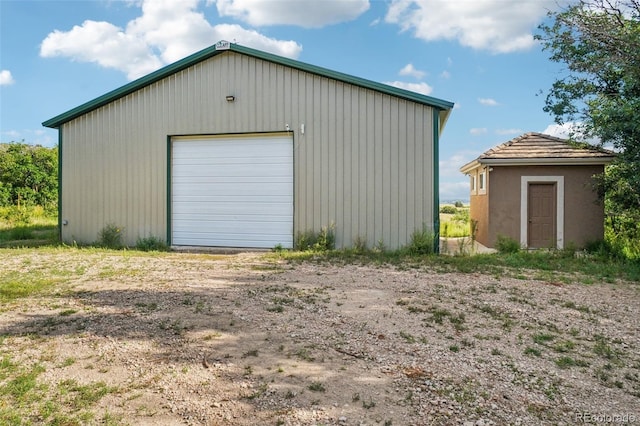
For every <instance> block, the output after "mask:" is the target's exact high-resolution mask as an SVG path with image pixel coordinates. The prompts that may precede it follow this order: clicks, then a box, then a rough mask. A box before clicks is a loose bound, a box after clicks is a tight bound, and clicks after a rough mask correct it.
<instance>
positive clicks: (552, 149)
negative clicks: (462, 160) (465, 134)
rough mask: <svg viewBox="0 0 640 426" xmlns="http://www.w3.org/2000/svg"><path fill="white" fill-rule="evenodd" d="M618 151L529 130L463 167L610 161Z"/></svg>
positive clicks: (601, 162)
mask: <svg viewBox="0 0 640 426" xmlns="http://www.w3.org/2000/svg"><path fill="white" fill-rule="evenodd" d="M614 158H615V153H613V152H611V151H607V150H605V149H599V148H596V147H593V146H590V145H586V144H576V143H571V142H570V141H569V140H567V139H561V138H557V137H555V136H550V135H545V134H543V133H537V132H529V133H525V134H524V135H521V136H518V137H517V138H514V139H511V140H510V141H508V142H505V143H503V144H500V145H498V146H496V147H493V148H491V149H489V150H487V151H485V152H483V153H482V154H481V155H480V156H479V157H478V158H476V159H475V160H473V161H471V162H469V163H467V164H465V165H464V166H462V167H461V168H460V171H461V172H462V173H468V172H470V171H471V170H473V169H475V168H477V167H480V166H481V165H501V166H517V165H585V164H606V163H609V162H611V161H612V160H613V159H614Z"/></svg>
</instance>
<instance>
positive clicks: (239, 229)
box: [176, 220, 285, 236]
mask: <svg viewBox="0 0 640 426" xmlns="http://www.w3.org/2000/svg"><path fill="white" fill-rule="evenodd" d="M282 223H285V222H284V221H283V222H264V221H259V220H256V221H252V222H249V221H247V222H242V223H239V222H231V223H230V222H228V221H219V220H208V221H203V222H202V224H201V225H200V226H195V225H184V226H179V227H178V228H177V229H176V231H178V232H179V233H184V234H186V233H192V234H198V233H202V229H203V228H206V230H207V232H209V233H215V234H219V235H232V234H233V235H236V234H237V235H239V236H240V235H244V236H246V235H254V234H256V233H257V232H256V229H258V230H260V231H259V232H260V233H261V234H262V235H274V234H278V233H279V232H281V228H282Z"/></svg>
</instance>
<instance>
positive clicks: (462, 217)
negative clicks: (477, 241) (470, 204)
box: [451, 209, 470, 223]
mask: <svg viewBox="0 0 640 426" xmlns="http://www.w3.org/2000/svg"><path fill="white" fill-rule="evenodd" d="M469 219H470V217H469V210H468V209H460V210H456V212H455V214H454V215H453V217H452V218H451V220H453V221H455V222H462V223H469Z"/></svg>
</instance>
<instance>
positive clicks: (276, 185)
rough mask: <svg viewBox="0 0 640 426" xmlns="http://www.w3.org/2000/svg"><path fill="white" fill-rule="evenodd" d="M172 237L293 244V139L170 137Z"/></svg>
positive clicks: (205, 242) (190, 241) (176, 241)
mask: <svg viewBox="0 0 640 426" xmlns="http://www.w3.org/2000/svg"><path fill="white" fill-rule="evenodd" d="M171 161H172V164H171V165H172V168H171V243H172V244H173V245H176V246H183V245H184V246H211V247H251V248H272V247H274V246H276V245H278V244H281V245H282V246H283V247H285V248H291V247H293V139H292V137H291V136H287V135H242V136H227V137H177V138H173V140H172V160H171Z"/></svg>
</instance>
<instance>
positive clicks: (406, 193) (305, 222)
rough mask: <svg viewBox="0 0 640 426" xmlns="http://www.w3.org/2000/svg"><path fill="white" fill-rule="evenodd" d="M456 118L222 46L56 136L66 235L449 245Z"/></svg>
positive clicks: (68, 115)
mask: <svg viewBox="0 0 640 426" xmlns="http://www.w3.org/2000/svg"><path fill="white" fill-rule="evenodd" d="M452 108H453V103H451V102H448V101H445V100H441V99H437V98H433V97H430V96H424V95H421V94H418V93H415V92H411V91H407V90H403V89H399V88H396V87H392V86H388V85H385V84H380V83H377V82H374V81H370V80H366V79H363V78H359V77H355V76H351V75H347V74H343V73H339V72H336V71H332V70H328V69H325V68H321V67H317V66H314V65H310V64H306V63H303V62H299V61H295V60H291V59H289V58H283V57H280V56H276V55H273V54H270V53H267V52H263V51H259V50H255V49H251V48H248V47H245V46H241V45H238V44H235V43H229V42H225V41H221V42H219V43H217V44H216V45H214V46H211V47H209V48H206V49H204V50H202V51H200V52H197V53H195V54H193V55H191V56H189V57H187V58H184V59H182V60H180V61H178V62H176V63H173V64H171V65H168V66H167V67H165V68H162V69H160V70H158V71H155V72H153V73H151V74H149V75H147V76H145V77H142V78H140V79H138V80H135V81H133V82H131V83H129V84H127V85H125V86H123V87H120V88H118V89H115V90H114V91H112V92H109V93H106V94H104V95H102V96H100V97H98V98H96V99H94V100H92V101H89V102H87V103H85V104H83V105H80V106H78V107H76V108H74V109H72V110H70V111H67V112H65V113H63V114H60V115H58V116H56V117H53V118H51V119H50V120H47V121H45V122H44V123H43V125H44V126H46V127H51V128H57V129H58V134H59V148H60V151H59V152H60V175H59V182H60V194H59V209H60V211H59V220H60V224H59V226H60V233H61V238H62V240H63V241H66V242H72V241H77V242H93V241H96V239H97V236H98V233H99V232H100V230H101V229H103V228H104V227H105V226H106V225H108V224H115V225H117V226H121V227H123V228H124V229H125V233H124V241H123V242H124V243H126V244H129V245H132V244H135V243H136V241H137V239H138V238H145V237H155V238H160V239H162V240H166V241H167V242H168V243H169V244H170V245H174V246H214V247H247V248H272V247H274V246H278V245H279V246H282V247H285V248H288V247H292V246H293V245H294V242H295V236H296V235H297V234H299V233H305V232H309V231H311V232H319V231H320V230H321V228H322V227H327V226H331V225H334V226H335V241H336V246H337V247H348V246H351V245H353V243H354V241H358V242H366V243H367V244H368V245H369V246H373V245H375V244H377V243H378V242H380V241H382V242H383V243H384V244H385V246H387V247H389V248H396V247H400V246H402V245H405V244H406V243H407V242H409V241H410V238H411V234H412V233H413V232H414V231H415V230H417V229H421V228H422V227H423V226H427V227H429V228H431V229H432V230H433V231H434V234H437V231H438V227H439V220H438V204H439V202H438V141H439V138H440V132H441V131H442V129H443V128H444V124H445V122H446V121H447V118H448V117H449V114H450V112H451V110H452Z"/></svg>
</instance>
